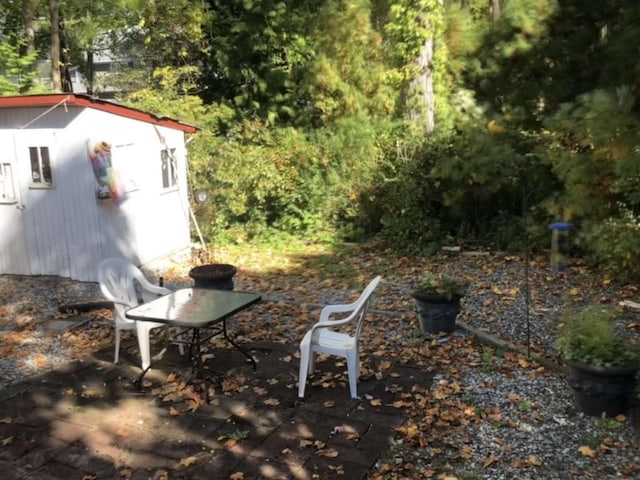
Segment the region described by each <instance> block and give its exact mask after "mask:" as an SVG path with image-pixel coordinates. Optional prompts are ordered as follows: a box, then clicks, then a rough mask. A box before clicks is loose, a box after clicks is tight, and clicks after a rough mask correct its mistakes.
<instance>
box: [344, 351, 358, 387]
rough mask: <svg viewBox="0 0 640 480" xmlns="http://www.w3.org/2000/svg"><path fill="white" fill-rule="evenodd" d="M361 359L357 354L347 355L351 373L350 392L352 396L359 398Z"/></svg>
mask: <svg viewBox="0 0 640 480" xmlns="http://www.w3.org/2000/svg"><path fill="white" fill-rule="evenodd" d="M359 363H360V360H359V358H358V355H357V354H352V355H347V370H348V373H349V392H350V393H351V398H358V376H359V371H360V366H359V365H358V364H359Z"/></svg>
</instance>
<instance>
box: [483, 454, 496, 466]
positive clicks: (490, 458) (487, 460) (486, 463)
mask: <svg viewBox="0 0 640 480" xmlns="http://www.w3.org/2000/svg"><path fill="white" fill-rule="evenodd" d="M498 460H500V458H498V457H496V456H495V455H494V454H493V453H492V454H491V455H489V456H488V457H487V458H485V459H484V462H482V466H483V467H484V468H487V467H490V466H491V465H493V464H494V463H496V462H497V461H498Z"/></svg>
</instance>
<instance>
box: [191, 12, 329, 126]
mask: <svg viewBox="0 0 640 480" xmlns="http://www.w3.org/2000/svg"><path fill="white" fill-rule="evenodd" d="M209 5H210V9H211V16H210V18H209V23H208V30H209V34H210V35H209V42H210V43H209V45H210V51H209V52H210V56H209V57H208V59H207V62H206V63H204V64H203V84H204V85H205V88H206V90H205V91H204V92H203V93H202V96H203V98H204V99H205V101H207V102H208V103H226V104H227V105H229V106H231V107H232V108H234V109H235V110H236V112H237V116H238V118H254V117H258V118H261V119H262V120H263V121H265V122H267V123H268V124H269V125H274V124H276V123H282V122H284V123H291V122H292V120H293V119H294V118H295V117H296V115H297V110H298V109H300V108H304V107H305V106H306V104H307V103H308V101H309V99H308V98H307V97H304V96H301V95H299V92H297V89H298V86H299V84H300V82H301V81H302V78H303V75H304V73H305V71H306V69H307V65H308V64H309V62H310V61H311V60H312V58H313V57H314V56H315V54H316V52H315V50H314V48H313V46H312V45H311V42H310V40H309V35H308V32H309V29H310V20H311V19H312V18H313V17H314V15H315V14H316V12H317V10H318V8H319V5H320V3H319V2H315V1H313V0H282V1H278V0H209Z"/></svg>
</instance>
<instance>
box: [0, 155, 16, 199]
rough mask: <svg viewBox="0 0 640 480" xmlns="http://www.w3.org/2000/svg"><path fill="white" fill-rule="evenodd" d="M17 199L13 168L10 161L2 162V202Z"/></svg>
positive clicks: (0, 172)
mask: <svg viewBox="0 0 640 480" xmlns="http://www.w3.org/2000/svg"><path fill="white" fill-rule="evenodd" d="M15 201H16V191H15V189H14V187H13V170H12V166H11V164H10V163H0V203H9V202H15Z"/></svg>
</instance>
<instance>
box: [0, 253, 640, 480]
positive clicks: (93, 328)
mask: <svg viewBox="0 0 640 480" xmlns="http://www.w3.org/2000/svg"><path fill="white" fill-rule="evenodd" d="M180 262H181V261H180V260H178V261H177V262H173V263H172V262H171V261H170V262H169V263H161V264H157V265H155V266H152V267H151V268H150V269H147V270H146V273H147V276H148V277H149V278H150V279H151V280H154V281H155V280H157V278H158V277H159V276H162V275H163V274H164V273H163V272H166V271H168V270H170V271H171V272H172V274H171V275H170V276H169V278H171V279H174V280H173V281H168V282H166V285H167V286H169V287H177V286H182V285H190V284H191V281H190V279H188V277H187V276H186V272H185V271H184V267H182V268H183V271H182V272H178V273H177V274H176V269H178V267H177V266H176V265H180ZM436 264H437V265H439V266H440V268H442V269H443V270H445V271H448V272H449V273H454V274H459V275H464V276H467V277H469V278H470V279H474V281H473V283H472V286H471V290H470V292H469V295H468V296H467V297H466V298H465V301H464V310H463V312H462V313H461V314H460V317H459V319H460V320H461V322H463V323H464V324H466V325H468V326H469V327H470V328H472V329H473V330H475V331H478V332H484V333H486V334H487V335H489V336H493V337H495V338H498V339H502V340H505V341H508V342H511V343H515V344H518V345H521V346H522V347H523V348H526V346H527V344H528V342H527V340H530V344H529V348H530V351H531V353H532V354H534V355H539V356H541V357H544V358H545V359H548V360H552V361H554V360H557V355H556V353H555V349H554V346H553V344H554V342H555V327H556V324H557V319H558V316H559V315H560V313H562V311H564V310H566V309H575V308H579V307H581V306H583V305H585V304H586V303H589V302H591V301H599V302H602V303H617V302H618V301H620V300H623V299H634V300H636V301H638V298H637V297H638V296H639V294H638V289H637V287H635V286H626V287H616V286H614V285H612V284H611V283H609V282H608V281H607V280H606V279H604V278H600V277H598V276H596V275H594V274H592V273H590V272H589V271H588V270H587V269H584V268H582V267H581V266H579V265H573V266H571V267H570V268H569V269H568V270H567V271H566V272H562V273H553V272H550V271H549V269H548V266H547V265H546V264H545V263H544V262H543V261H539V262H532V263H531V266H530V268H529V269H528V272H527V271H525V268H524V266H523V263H522V261H521V260H519V259H517V258H510V257H506V256H496V257H495V258H492V259H490V260H488V259H487V258H484V257H473V256H469V257H464V256H457V257H442V258H440V259H439V260H437V261H436ZM396 273H397V275H396V274H389V275H386V276H384V283H383V284H381V289H380V291H379V292H378V293H377V296H376V300H375V302H374V306H373V308H374V309H375V310H377V311H378V314H379V315H380V318H384V319H386V320H385V321H386V322H390V323H389V324H388V325H390V326H389V327H385V328H383V331H382V332H379V333H380V334H381V335H384V337H385V339H387V338H388V339H389V342H396V343H397V344H396V345H394V346H393V348H399V349H402V348H403V345H402V342H414V343H415V342H425V339H424V338H423V337H422V336H421V335H419V334H418V335H417V334H416V331H415V330H416V325H417V321H416V320H411V322H413V323H411V322H409V321H406V322H405V321H403V320H404V319H407V318H413V316H415V315H414V314H413V312H412V309H413V304H412V301H411V300H410V297H409V296H408V293H409V292H410V290H411V287H410V286H409V285H407V283H406V280H405V279H404V278H405V277H404V276H403V274H401V273H400V272H396ZM527 273H528V276H527V275H526V274H527ZM527 278H528V280H527ZM175 279H177V280H175ZM252 282H253V280H251V279H248V278H244V277H243V275H242V272H240V273H239V275H238V277H237V279H236V289H245V288H246V289H251V288H252V287H253V286H255V284H254V283H252ZM527 285H529V287H527ZM527 290H528V293H529V295H528V298H529V301H527ZM309 292H316V296H315V297H313V298H309V294H310V293H309ZM265 296H266V297H267V298H268V299H270V300H284V301H286V302H294V303H295V302H305V303H318V304H322V303H333V302H336V301H342V300H343V298H344V291H342V290H340V289H332V288H328V287H326V286H318V285H315V286H314V285H313V284H310V285H302V286H301V287H300V289H299V290H298V289H297V290H296V291H295V292H293V291H286V290H284V291H274V292H271V293H270V294H268V295H265ZM398 298H400V299H401V300H397V299H398ZM93 300H103V299H102V297H101V295H100V292H99V288H98V286H97V285H96V284H93V283H80V282H72V281H70V280H68V279H62V278H58V277H33V278H27V277H16V276H7V275H5V276H0V341H1V342H0V349H2V355H1V358H0V389H1V388H4V387H5V386H7V385H9V384H11V383H14V382H18V381H20V380H21V379H24V378H25V377H27V376H31V375H35V374H38V373H41V372H43V371H46V370H50V369H52V368H55V367H57V366H59V365H61V364H62V363H64V362H65V361H68V360H70V359H74V358H78V357H81V356H83V355H87V354H89V353H91V352H92V351H95V350H96V349H98V348H102V347H104V346H106V345H109V344H111V342H112V337H111V328H112V327H111V324H110V322H109V318H108V317H109V315H108V311H107V312H106V313H104V312H102V313H101V312H97V313H96V314H95V315H94V316H93V317H92V321H90V322H88V323H87V324H85V325H83V326H81V327H78V328H76V329H74V330H70V331H67V332H64V333H62V334H60V333H58V332H53V333H52V332H51V331H50V330H48V329H47V328H46V325H47V322H48V321H50V320H51V319H52V318H55V317H56V316H59V315H58V314H57V313H56V312H57V307H58V305H61V304H67V303H76V302H86V301H93ZM527 305H528V308H527ZM380 311H386V312H387V313H380ZM262 314H263V315H270V313H262ZM398 320H400V321H398ZM629 321H630V322H635V323H637V324H638V325H640V319H639V318H638V315H637V314H635V313H630V314H629ZM391 325H393V327H391ZM527 325H528V328H527ZM373 328H375V327H373ZM391 332H393V333H394V334H393V335H391ZM399 332H400V333H402V335H398V333H399ZM469 335H470V334H469V333H468V332H465V331H460V330H459V331H457V332H456V333H455V334H453V335H452V336H451V337H450V338H427V339H426V343H425V345H426V346H428V345H429V342H445V343H446V342H448V341H451V342H453V343H455V342H461V345H462V346H463V347H464V345H465V344H464V341H465V339H467V338H468V337H469ZM456 345H457V343H456ZM463 347H461V348H463ZM480 351H481V350H479V349H468V352H467V351H466V350H465V351H461V352H460V353H459V355H458V359H457V361H458V362H459V364H458V365H454V366H451V367H447V368H436V377H435V379H434V385H438V384H439V383H440V382H444V383H445V384H451V383H452V382H455V383H456V384H457V385H459V387H460V390H459V392H458V393H457V394H456V395H454V396H453V397H455V398H453V397H452V401H453V400H455V402H457V403H458V404H464V405H466V406H468V407H469V408H471V409H472V410H473V412H472V414H470V417H469V418H470V421H469V422H468V423H467V424H466V425H464V428H451V429H446V428H444V429H438V433H437V439H435V434H434V440H433V442H428V443H427V444H426V445H422V446H416V445H411V446H410V447H409V445H408V444H407V440H406V439H405V438H402V437H401V436H399V438H398V440H397V442H396V443H395V445H394V446H393V448H392V449H391V452H390V453H389V455H388V457H385V458H383V459H381V461H380V465H379V467H380V469H379V472H378V473H376V474H372V478H451V479H455V478H458V479H487V480H489V479H491V480H498V479H532V480H533V479H536V480H538V479H539V480H548V479H551V480H553V479H578V478H596V479H613V478H640V451H639V450H638V442H637V438H636V434H635V428H634V423H635V419H636V416H637V415H634V414H633V413H631V414H630V415H629V416H628V417H624V418H619V419H617V420H614V419H606V420H605V419H598V418H591V417H586V416H584V415H582V414H581V413H579V412H577V411H576V410H575V407H574V406H573V401H572V398H571V390H570V388H569V387H568V385H567V383H566V381H565V379H564V375H563V374H562V372H561V371H552V370H549V369H548V368H541V367H540V365H539V364H535V362H528V361H526V360H524V357H517V358H516V357H515V356H513V355H509V354H507V353H505V352H503V351H498V352H497V353H495V352H493V351H492V350H489V349H487V350H485V351H484V353H478V352H480ZM465 352H466V353H465ZM425 361H426V362H427V363H428V359H426V360H425ZM434 428H436V427H434ZM461 452H463V453H462V454H461ZM408 463H411V465H407V464H408ZM388 465H391V466H392V469H391V470H388V469H387V466H388ZM402 472H405V473H402ZM443 472H448V473H449V475H450V477H444V476H442V475H443ZM376 475H377V476H376Z"/></svg>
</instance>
